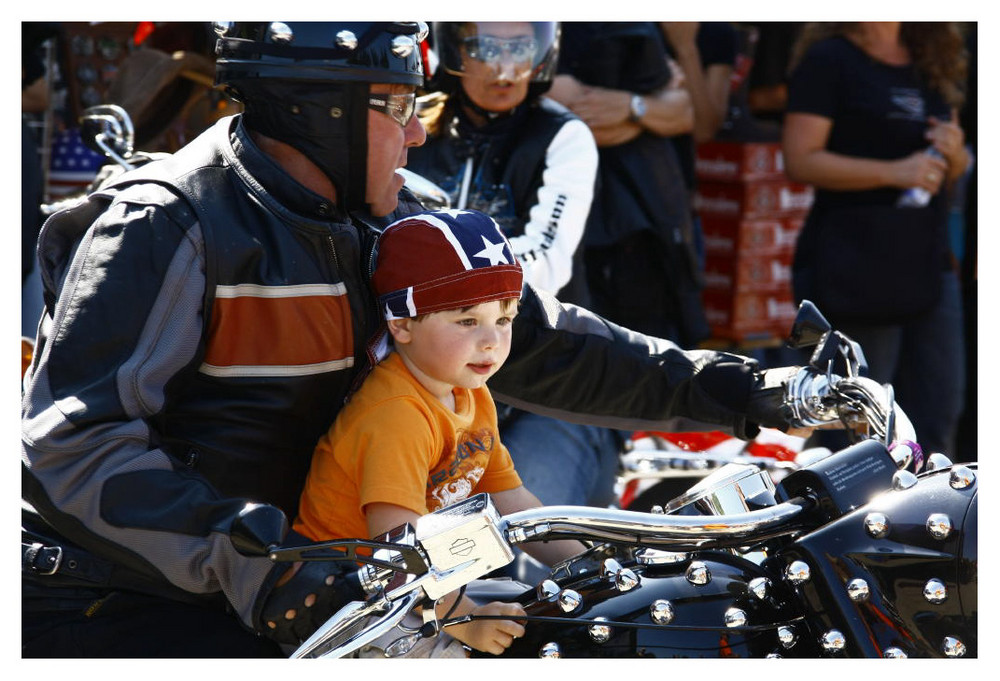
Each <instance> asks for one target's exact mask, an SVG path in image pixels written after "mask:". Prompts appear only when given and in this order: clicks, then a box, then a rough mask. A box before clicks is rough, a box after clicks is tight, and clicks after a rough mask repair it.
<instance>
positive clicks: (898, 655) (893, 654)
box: [882, 648, 908, 660]
mask: <svg viewBox="0 0 1000 681" xmlns="http://www.w3.org/2000/svg"><path fill="white" fill-rule="evenodd" d="M882 657H884V658H886V659H889V660H903V659H906V658H907V657H908V655H907V654H906V653H904V652H903V651H902V650H900V649H899V648H886V649H885V652H883V653H882Z"/></svg>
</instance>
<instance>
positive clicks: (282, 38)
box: [267, 21, 295, 44]
mask: <svg viewBox="0 0 1000 681" xmlns="http://www.w3.org/2000/svg"><path fill="white" fill-rule="evenodd" d="M267 36H268V37H269V38H270V39H271V42H272V43H285V44H287V43H290V42H292V39H293V38H294V37H295V35H294V34H293V33H292V29H291V28H289V26H288V24H286V23H284V22H281V21H275V22H272V23H271V25H270V26H268V27H267Z"/></svg>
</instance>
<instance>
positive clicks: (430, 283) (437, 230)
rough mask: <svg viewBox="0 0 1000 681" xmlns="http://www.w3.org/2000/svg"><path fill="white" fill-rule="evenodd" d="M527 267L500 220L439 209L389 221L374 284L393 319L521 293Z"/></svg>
mask: <svg viewBox="0 0 1000 681" xmlns="http://www.w3.org/2000/svg"><path fill="white" fill-rule="evenodd" d="M521 278H522V275H521V267H520V265H519V264H518V262H517V259H516V258H515V257H514V253H513V251H512V250H511V248H510V243H509V242H508V241H507V239H506V238H505V237H504V235H503V233H502V232H501V231H500V228H499V227H498V226H497V224H496V222H495V221H494V220H493V219H492V218H490V217H489V216H488V215H486V214H484V213H481V212H479V211H475V210H454V209H452V210H437V211H427V212H423V213H417V214H416V215H411V216H408V217H406V218H403V219H402V220H398V221H396V222H394V223H393V224H391V225H389V226H388V227H387V228H386V229H385V232H383V234H382V237H381V240H380V242H379V256H378V265H377V268H376V271H375V274H374V277H373V283H374V285H375V288H376V291H377V292H378V294H379V300H380V302H381V304H382V305H383V311H384V313H385V315H386V318H387V319H399V318H403V317H412V316H415V315H417V314H423V313H425V312H436V311H438V310H447V309H452V308H459V307H464V306H466V305H476V304H478V303H480V302H484V301H487V300H498V299H500V298H505V297H515V298H516V297H517V296H518V295H520V292H521Z"/></svg>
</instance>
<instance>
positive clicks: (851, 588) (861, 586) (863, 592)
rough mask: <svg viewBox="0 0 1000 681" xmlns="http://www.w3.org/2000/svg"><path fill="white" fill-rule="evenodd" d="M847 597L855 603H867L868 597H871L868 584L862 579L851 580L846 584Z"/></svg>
mask: <svg viewBox="0 0 1000 681" xmlns="http://www.w3.org/2000/svg"><path fill="white" fill-rule="evenodd" d="M847 595H848V596H849V597H850V599H851V600H852V601H854V602H856V603H860V602H861V601H867V600H868V596H870V595H871V590H870V589H869V588H868V582H866V581H865V580H863V579H852V580H851V581H849V582H848V583H847Z"/></svg>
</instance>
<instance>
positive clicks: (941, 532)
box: [927, 513, 952, 539]
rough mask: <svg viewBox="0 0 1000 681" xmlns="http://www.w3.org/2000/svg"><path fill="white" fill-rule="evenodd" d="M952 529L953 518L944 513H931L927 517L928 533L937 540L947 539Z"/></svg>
mask: <svg viewBox="0 0 1000 681" xmlns="http://www.w3.org/2000/svg"><path fill="white" fill-rule="evenodd" d="M951 528H952V525H951V518H949V517H948V516H946V515H945V514H944V513H931V514H930V515H929V516H928V517H927V532H928V534H930V535H931V536H932V537H934V538H935V539H947V538H948V535H949V534H951Z"/></svg>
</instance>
